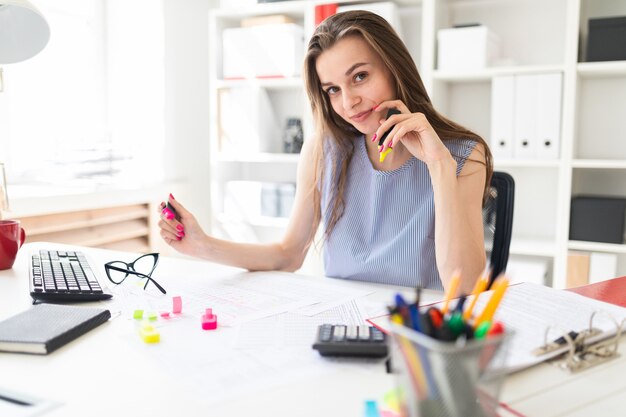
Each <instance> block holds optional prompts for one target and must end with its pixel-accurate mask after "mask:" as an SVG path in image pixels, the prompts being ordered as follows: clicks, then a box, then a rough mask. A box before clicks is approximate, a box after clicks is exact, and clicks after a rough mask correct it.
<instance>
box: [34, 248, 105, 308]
mask: <svg viewBox="0 0 626 417" xmlns="http://www.w3.org/2000/svg"><path fill="white" fill-rule="evenodd" d="M29 269H30V295H31V297H33V298H34V299H35V300H48V301H94V300H106V299H108V298H111V297H112V296H113V294H111V293H110V292H109V291H108V290H107V288H106V285H102V284H101V283H100V281H99V280H98V278H97V276H96V274H95V273H94V270H93V268H92V267H91V266H90V265H89V262H88V261H87V258H86V257H85V254H84V253H82V252H73V251H56V250H40V251H39V252H38V253H34V254H33V255H32V257H31V264H30V268H29Z"/></svg>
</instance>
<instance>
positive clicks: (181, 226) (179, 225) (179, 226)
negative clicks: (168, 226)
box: [176, 224, 185, 232]
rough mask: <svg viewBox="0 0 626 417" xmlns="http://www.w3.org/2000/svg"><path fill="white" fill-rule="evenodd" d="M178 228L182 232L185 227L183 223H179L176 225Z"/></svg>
mask: <svg viewBox="0 0 626 417" xmlns="http://www.w3.org/2000/svg"><path fill="white" fill-rule="evenodd" d="M176 230H178V231H179V232H182V231H183V230H185V228H184V227H183V225H182V224H177V225H176Z"/></svg>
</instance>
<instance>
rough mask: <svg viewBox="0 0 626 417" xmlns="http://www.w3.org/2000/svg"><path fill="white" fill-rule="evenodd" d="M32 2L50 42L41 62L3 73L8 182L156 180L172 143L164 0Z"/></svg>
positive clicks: (0, 96) (2, 131)
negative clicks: (167, 123)
mask: <svg viewBox="0 0 626 417" xmlns="http://www.w3.org/2000/svg"><path fill="white" fill-rule="evenodd" d="M31 1H32V3H33V4H34V5H35V6H36V7H37V8H38V9H39V10H40V11H41V12H42V14H43V15H44V16H45V17H46V19H47V21H48V24H49V25H50V30H51V36H50V42H49V43H48V45H47V46H46V48H45V49H44V50H43V51H42V52H41V53H40V54H39V55H37V56H35V57H34V58H31V59H30V60H27V61H24V62H20V63H17V64H12V65H7V66H5V67H4V81H5V83H4V84H5V91H4V92H3V93H0V125H4V127H0V136H1V137H2V141H1V142H3V143H2V144H0V159H4V162H5V163H6V165H7V176H8V179H9V182H10V183H14V184H15V183H22V184H24V183H28V184H57V185H64V186H67V185H72V184H78V185H83V184H87V185H98V184H116V183H123V184H125V185H128V184H129V183H134V184H137V185H139V184H145V183H147V182H154V181H158V180H159V179H160V178H161V176H160V173H161V172H162V169H161V168H160V167H161V166H162V149H163V144H164V118H163V108H164V104H163V101H164V98H163V96H164V60H163V55H164V53H163V48H164V41H163V15H162V13H163V8H162V4H161V1H155V0H31ZM5 138H6V139H8V140H5Z"/></svg>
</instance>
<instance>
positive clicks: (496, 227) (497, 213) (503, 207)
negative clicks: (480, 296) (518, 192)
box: [483, 172, 515, 286]
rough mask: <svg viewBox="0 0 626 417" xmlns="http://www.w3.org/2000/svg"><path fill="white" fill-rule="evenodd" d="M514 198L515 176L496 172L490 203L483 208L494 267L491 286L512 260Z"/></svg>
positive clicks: (488, 201)
mask: <svg viewBox="0 0 626 417" xmlns="http://www.w3.org/2000/svg"><path fill="white" fill-rule="evenodd" d="M514 196H515V181H513V177H511V176H510V175H509V174H507V173H506V172H494V173H493V176H492V178H491V186H490V189H489V193H488V196H487V201H486V202H485V206H484V207H483V225H484V228H485V248H486V250H487V254H488V259H489V264H490V267H491V276H490V280H489V286H491V283H492V282H493V281H494V280H495V279H496V278H497V277H498V275H500V273H501V272H503V271H505V270H506V265H507V263H508V261H509V246H510V245H511V233H512V228H513V203H514ZM489 253H490V254H491V255H489Z"/></svg>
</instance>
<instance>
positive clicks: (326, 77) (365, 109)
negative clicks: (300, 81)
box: [315, 36, 395, 135]
mask: <svg viewBox="0 0 626 417" xmlns="http://www.w3.org/2000/svg"><path fill="white" fill-rule="evenodd" d="M315 64H316V65H315V67H316V70H317V75H318V77H319V79H320V82H321V86H322V89H323V90H324V91H325V94H327V95H328V97H329V98H330V103H331V105H332V107H333V110H334V111H335V113H337V114H338V115H339V116H341V118H342V119H344V120H345V121H346V122H348V123H350V124H351V125H352V126H354V127H355V128H356V129H357V130H358V131H360V132H362V133H364V134H366V135H368V134H373V133H374V132H375V131H376V129H378V126H379V123H378V121H379V120H380V119H381V116H380V112H374V111H373V108H374V107H376V106H377V105H379V104H380V103H381V102H383V101H385V100H393V99H395V97H394V96H395V89H394V82H393V79H392V77H391V73H390V72H389V70H388V69H387V67H386V66H385V65H384V64H383V61H382V59H381V57H380V56H379V55H378V54H377V53H376V52H375V51H374V50H373V49H372V48H371V47H370V46H369V45H368V44H367V42H365V41H364V40H363V39H362V38H361V37H360V36H348V37H346V38H343V39H342V40H340V41H338V42H337V43H335V45H333V47H331V48H330V49H327V50H326V51H324V52H322V54H321V55H320V56H319V57H318V58H317V62H316V63H315Z"/></svg>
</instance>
